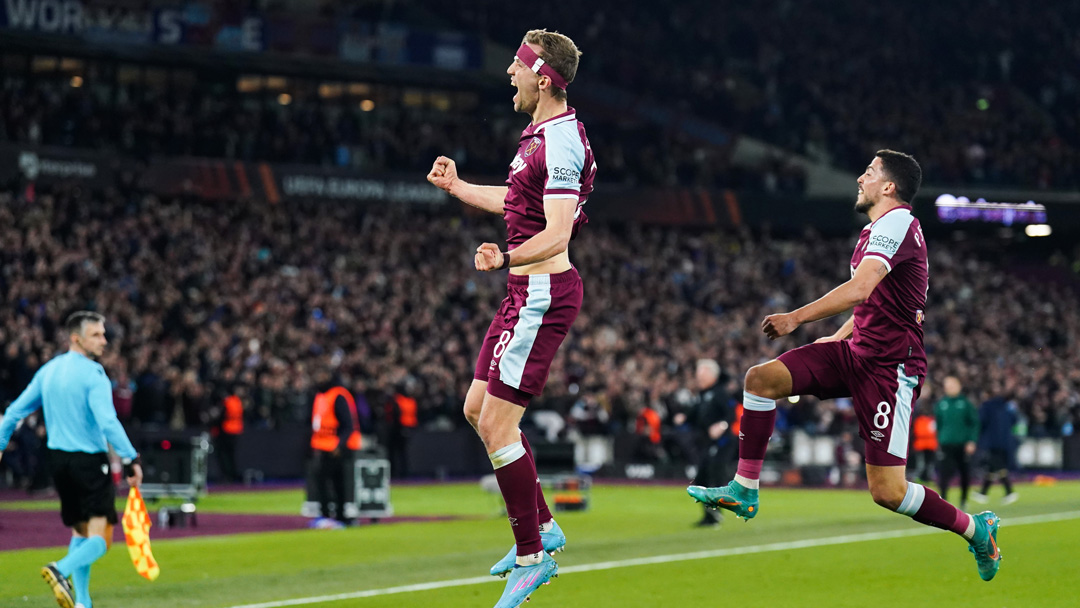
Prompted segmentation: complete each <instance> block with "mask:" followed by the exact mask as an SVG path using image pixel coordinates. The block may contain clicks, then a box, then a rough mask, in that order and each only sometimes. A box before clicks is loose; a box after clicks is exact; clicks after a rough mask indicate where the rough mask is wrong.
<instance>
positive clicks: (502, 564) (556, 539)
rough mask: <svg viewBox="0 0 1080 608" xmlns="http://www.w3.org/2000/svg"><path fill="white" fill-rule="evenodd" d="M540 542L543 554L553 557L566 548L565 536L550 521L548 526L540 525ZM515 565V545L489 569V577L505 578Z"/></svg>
mask: <svg viewBox="0 0 1080 608" xmlns="http://www.w3.org/2000/svg"><path fill="white" fill-rule="evenodd" d="M540 541H541V542H542V543H544V552H545V553H547V554H548V555H554V554H556V553H558V552H560V551H562V550H563V547H565V546H566V535H565V534H563V531H562V528H560V527H559V524H557V523H555V520H554V519H552V520H551V521H550V522H549V523H548V524H546V525H545V524H540ZM515 563H517V545H514V546H513V547H510V551H509V552H508V553H507V554H506V556H504V557H503V558H502V559H500V560H499V561H498V562H496V563H495V565H494V566H492V567H491V576H506V575H507V574H508V573H509V572H510V571H511V570H513V569H514V564H515Z"/></svg>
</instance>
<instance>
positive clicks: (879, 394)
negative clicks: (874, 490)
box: [778, 340, 923, 466]
mask: <svg viewBox="0 0 1080 608" xmlns="http://www.w3.org/2000/svg"><path fill="white" fill-rule="evenodd" d="M778 359H779V360H780V362H781V363H783V364H784V366H785V367H787V368H788V371H789V372H791V394H792V395H813V396H815V397H818V398H820V399H836V398H838V397H851V400H852V403H853V404H854V406H855V415H856V417H857V418H858V420H859V436H860V437H862V439H863V441H864V442H865V443H866V462H867V463H868V464H873V465H878V466H899V465H903V464H905V463H906V462H907V453H908V433H909V429H910V428H911V410H912V407H913V404H914V403H915V401H916V400H917V399H918V398H919V391H920V390H922V382H923V379H922V377H919V376H909V375H907V374H906V373H904V364H903V363H900V364H896V365H891V364H883V363H881V362H878V361H875V360H873V359H869V358H867V357H863V356H860V355H858V354H856V353H855V352H853V351H852V349H851V341H850V340H841V341H838V342H822V343H821V344H807V345H806V346H803V347H800V348H796V349H794V350H789V351H788V352H786V353H784V354H782V355H780V356H779V357H778Z"/></svg>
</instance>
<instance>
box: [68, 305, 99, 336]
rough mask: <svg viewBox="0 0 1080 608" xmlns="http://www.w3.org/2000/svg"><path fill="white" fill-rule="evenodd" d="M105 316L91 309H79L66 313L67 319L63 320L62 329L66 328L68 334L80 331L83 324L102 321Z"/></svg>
mask: <svg viewBox="0 0 1080 608" xmlns="http://www.w3.org/2000/svg"><path fill="white" fill-rule="evenodd" d="M104 322H105V316H104V315H101V314H98V313H96V312H94V311H92V310H80V311H78V312H73V313H71V314H70V315H68V318H67V321H64V329H66V330H67V333H68V335H69V336H70V335H71V334H78V333H82V329H83V325H86V324H87V323H104Z"/></svg>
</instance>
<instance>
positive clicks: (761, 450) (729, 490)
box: [686, 370, 776, 521]
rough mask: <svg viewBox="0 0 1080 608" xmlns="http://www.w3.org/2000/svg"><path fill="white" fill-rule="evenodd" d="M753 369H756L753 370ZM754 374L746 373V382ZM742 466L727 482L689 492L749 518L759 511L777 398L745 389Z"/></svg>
mask: <svg viewBox="0 0 1080 608" xmlns="http://www.w3.org/2000/svg"><path fill="white" fill-rule="evenodd" d="M751 372H753V370H751ZM750 376H751V374H749V373H748V374H747V385H748V386H749V384H750V381H751V379H750ZM739 424H740V428H739V468H738V470H737V472H736V473H735V479H734V480H733V481H731V482H730V483H728V484H727V485H726V486H720V487H718V488H705V487H702V486H690V487H689V488H686V493H687V494H689V495H690V496H692V497H693V498H694V500H696V501H698V502H700V503H703V504H705V505H706V506H709V507H712V508H714V509H727V510H728V511H731V512H732V513H734V514H735V516H736V517H741V518H743V519H745V520H747V521H749V520H750V519H753V517H754V516H755V515H757V514H758V510H759V507H758V483H759V479H760V477H761V466H762V464H763V463H764V462H765V450H766V448H768V447H769V438H770V437H772V432H773V427H774V426H775V425H776V401H774V400H772V399H768V398H766V397H761V396H759V395H755V394H753V393H751V392H750V391H749V390H747V391H744V392H743V415H742V420H741V422H740V423H739Z"/></svg>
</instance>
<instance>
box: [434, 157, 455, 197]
mask: <svg viewBox="0 0 1080 608" xmlns="http://www.w3.org/2000/svg"><path fill="white" fill-rule="evenodd" d="M457 180H458V175H457V165H456V164H454V161H453V159H450V158H447V157H445V156H440V157H439V158H436V159H435V162H434V163H433V164H432V165H431V171H430V172H429V173H428V174H427V181H429V182H431V183H432V184H434V185H435V186H436V187H437V188H439V189H440V190H443V191H445V192H446V193H447V194H449V193H450V187H451V186H453V185H454V182H456V181H457Z"/></svg>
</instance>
